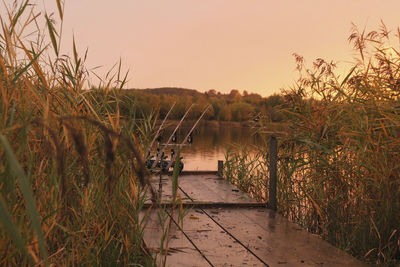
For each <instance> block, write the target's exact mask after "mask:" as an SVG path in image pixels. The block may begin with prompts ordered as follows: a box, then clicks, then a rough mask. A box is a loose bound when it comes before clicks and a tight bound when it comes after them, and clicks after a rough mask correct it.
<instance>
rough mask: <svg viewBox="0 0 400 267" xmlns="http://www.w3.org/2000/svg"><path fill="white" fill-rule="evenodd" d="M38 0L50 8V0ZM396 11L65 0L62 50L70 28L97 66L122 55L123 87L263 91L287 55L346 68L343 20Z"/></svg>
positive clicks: (281, 72)
mask: <svg viewBox="0 0 400 267" xmlns="http://www.w3.org/2000/svg"><path fill="white" fill-rule="evenodd" d="M36 3H37V4H38V5H39V7H40V8H42V9H43V8H44V7H45V8H46V9H47V10H48V12H52V11H55V10H56V8H55V1H53V0H44V1H37V2H36ZM399 10H400V0H388V1H386V0H379V1H378V0H334V1H333V0H330V1H328V0H291V1H289V0H282V1H277V0H275V1H270V0H158V1H156V0H153V1H152V0H140V1H139V0H114V1H110V0H107V1H106V0H79V1H78V0H70V1H68V0H67V1H66V3H65V21H64V27H63V46H62V50H63V51H64V52H65V53H68V51H69V53H70V54H71V52H70V51H71V50H72V49H71V47H72V35H73V34H74V35H75V39H76V41H77V45H78V49H79V52H80V53H81V54H83V53H84V51H85V49H86V48H88V49H89V54H88V60H87V64H86V65H87V67H88V68H92V67H95V66H103V67H102V68H100V69H97V70H96V72H97V73H99V74H104V73H105V72H106V70H108V69H109V68H110V67H112V65H114V63H116V62H117V61H118V60H119V58H121V59H122V63H123V66H124V69H125V70H127V69H129V70H130V74H129V82H128V84H127V86H126V87H129V88H132V87H134V88H153V87H164V86H174V87H184V88H191V89H197V90H199V91H207V90H209V89H216V90H218V91H221V92H229V91H230V90H231V89H238V90H239V91H241V92H242V91H243V90H247V91H248V92H255V93H259V94H261V95H263V96H268V95H270V94H272V93H275V92H279V91H280V88H282V87H285V88H288V87H290V86H291V85H292V84H293V82H294V81H295V79H296V77H297V72H296V71H295V62H294V58H293V56H292V53H298V54H300V55H302V56H304V57H305V59H306V62H308V63H309V64H311V62H312V61H313V60H314V59H316V58H318V57H321V58H324V59H326V60H329V61H330V60H334V61H335V62H338V64H339V67H341V69H342V70H344V69H346V64H348V63H346V62H349V61H350V60H351V59H352V57H353V56H354V55H353V51H352V49H351V46H350V45H349V43H348V41H347V38H348V36H349V34H350V30H351V23H352V22H353V23H355V24H356V25H357V26H359V28H361V29H362V28H364V27H366V28H367V30H368V29H369V30H373V29H378V27H379V25H380V20H381V19H382V20H383V21H384V22H385V24H386V25H387V27H388V28H389V29H392V30H396V28H397V27H398V26H400V17H399ZM54 15H56V14H54ZM55 17H56V16H55ZM393 45H396V46H397V45H398V44H397V43H396V44H393ZM93 81H95V80H94V78H93Z"/></svg>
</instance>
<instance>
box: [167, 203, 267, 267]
mask: <svg viewBox="0 0 400 267" xmlns="http://www.w3.org/2000/svg"><path fill="white" fill-rule="evenodd" d="M206 212H207V211H206ZM183 230H184V232H185V233H186V235H187V236H188V237H189V238H190V239H191V240H193V242H194V243H195V244H196V246H197V247H198V248H199V249H200V250H201V251H202V252H203V253H204V255H205V256H206V257H207V259H208V260H209V261H210V262H211V263H212V264H213V265H214V266H265V265H264V264H263V263H262V262H260V260H258V259H257V258H256V257H255V256H254V255H252V254H251V253H250V252H249V251H248V250H247V249H246V248H244V247H243V246H241V245H240V244H239V243H238V242H236V241H235V240H234V239H233V238H232V237H231V236H229V235H228V234H227V233H226V232H225V231H224V230H223V229H221V228H220V227H219V226H218V225H217V224H216V223H215V222H214V221H213V220H211V219H210V218H209V217H208V216H207V215H206V214H205V213H204V212H203V210H200V209H193V210H191V211H190V212H189V213H188V214H187V216H186V217H185V218H184V221H183ZM175 266H181V263H180V262H176V265H175Z"/></svg>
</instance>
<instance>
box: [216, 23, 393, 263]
mask: <svg viewBox="0 0 400 267" xmlns="http://www.w3.org/2000/svg"><path fill="white" fill-rule="evenodd" d="M352 31H353V33H352V34H351V35H350V37H349V41H350V43H351V44H352V45H353V46H354V49H355V51H356V52H358V57H357V58H356V59H354V64H353V67H352V68H351V69H350V70H349V72H348V74H347V75H346V76H339V75H337V74H336V70H335V67H336V66H335V64H334V63H332V62H327V61H325V60H323V59H317V60H316V61H314V62H313V63H312V66H311V67H308V66H307V65H306V64H305V62H304V59H303V58H302V57H301V56H298V55H295V57H296V61H297V68H298V71H299V79H298V81H297V83H296V84H295V85H294V86H293V87H292V88H291V89H289V90H286V91H285V92H283V97H284V99H285V104H284V105H281V106H280V107H279V108H278V112H279V114H280V120H278V121H277V124H278V125H279V124H281V127H280V129H277V130H271V128H270V126H271V123H272V122H273V120H271V117H270V116H268V114H263V116H261V118H260V121H259V125H258V127H257V131H256V132H258V133H259V134H260V136H262V137H264V144H265V145H264V146H258V147H256V148H253V149H256V150H257V151H258V153H259V154H258V156H255V157H251V156H250V154H249V153H248V150H247V149H246V148H243V150H242V151H240V150H239V151H229V152H228V153H227V154H226V160H225V161H226V163H225V165H224V168H225V169H224V176H225V177H226V179H228V180H230V181H231V182H232V183H234V184H236V185H237V186H238V187H239V188H240V189H242V190H245V191H248V192H250V193H251V194H252V195H254V196H256V198H257V199H260V200H264V201H267V200H268V195H267V192H266V190H265V189H266V188H267V186H268V184H265V178H264V177H268V176H269V174H268V165H269V162H268V153H269V148H268V140H269V137H270V136H271V135H274V136H276V137H277V139H278V146H279V148H278V190H277V192H278V211H279V212H280V213H282V214H283V215H284V216H285V217H287V218H289V219H290V220H291V221H294V222H296V223H298V224H299V225H301V226H302V227H304V228H306V229H307V230H308V231H310V232H312V233H315V234H318V235H319V236H321V237H322V238H324V239H325V240H327V241H329V242H330V243H332V244H333V245H335V246H336V247H339V248H341V249H343V250H345V251H347V252H348V253H350V254H351V255H353V256H356V257H358V258H359V259H361V260H363V261H365V262H368V263H371V264H377V265H379V266H398V265H399V264H400V165H399V162H400V142H399V140H400V47H399V45H398V44H399V41H400V28H398V29H397V30H396V31H395V32H391V31H389V30H388V29H387V28H386V26H385V25H384V24H383V23H382V25H380V27H379V29H378V30H376V31H370V32H367V31H366V30H364V31H361V32H360V31H359V30H358V29H357V28H356V27H354V28H353V29H352ZM392 44H396V45H392ZM263 189H264V190H263Z"/></svg>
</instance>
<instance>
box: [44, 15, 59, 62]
mask: <svg viewBox="0 0 400 267" xmlns="http://www.w3.org/2000/svg"><path fill="white" fill-rule="evenodd" d="M45 17H46V24H47V29H48V30H49V35H50V39H51V43H52V45H53V48H54V52H55V53H56V56H58V46H57V40H56V35H58V34H57V32H56V29H54V25H53V23H52V22H51V20H50V18H49V16H47V14H46V15H45Z"/></svg>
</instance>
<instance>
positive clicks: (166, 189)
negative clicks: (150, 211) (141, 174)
mask: <svg viewBox="0 0 400 267" xmlns="http://www.w3.org/2000/svg"><path fill="white" fill-rule="evenodd" d="M178 183H179V187H180V188H181V190H183V191H184V192H186V193H187V194H188V195H189V197H190V198H191V199H188V198H187V196H186V195H184V194H182V192H180V196H181V199H182V201H183V202H186V203H191V202H193V201H194V202H198V203H199V202H202V203H225V204H230V203H257V201H255V200H254V199H252V198H251V197H250V196H249V195H248V194H246V193H244V192H241V191H240V190H238V189H237V188H236V187H235V186H233V185H231V184H230V183H229V182H228V181H226V180H224V179H222V178H220V177H218V176H217V175H215V174H201V175H184V176H180V177H179V180H178ZM151 184H152V185H153V188H154V189H155V191H158V190H159V189H160V188H161V190H162V191H161V201H162V202H164V203H168V202H170V201H171V200H172V180H171V177H170V176H168V175H163V176H162V178H161V187H160V178H159V177H158V176H153V177H152V179H151ZM149 202H150V201H148V203H149Z"/></svg>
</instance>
